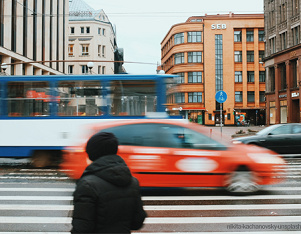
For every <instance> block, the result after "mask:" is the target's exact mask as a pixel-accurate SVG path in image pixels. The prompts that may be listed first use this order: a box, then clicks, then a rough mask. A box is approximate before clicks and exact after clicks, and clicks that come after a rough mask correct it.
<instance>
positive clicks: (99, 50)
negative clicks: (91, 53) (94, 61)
mask: <svg viewBox="0 0 301 234" xmlns="http://www.w3.org/2000/svg"><path fill="white" fill-rule="evenodd" d="M97 54H98V56H99V57H101V45H98V53H97Z"/></svg>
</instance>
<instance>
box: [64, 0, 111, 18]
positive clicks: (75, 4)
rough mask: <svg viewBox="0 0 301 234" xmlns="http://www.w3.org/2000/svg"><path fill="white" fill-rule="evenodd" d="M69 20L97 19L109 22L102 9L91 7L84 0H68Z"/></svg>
mask: <svg viewBox="0 0 301 234" xmlns="http://www.w3.org/2000/svg"><path fill="white" fill-rule="evenodd" d="M69 20H70V21H85V20H86V21H90V20H98V21H103V22H109V19H108V17H107V16H106V14H105V13H104V11H103V10H95V9H93V8H92V7H91V6H89V5H88V4H87V3H86V2H85V1H84V0H69Z"/></svg>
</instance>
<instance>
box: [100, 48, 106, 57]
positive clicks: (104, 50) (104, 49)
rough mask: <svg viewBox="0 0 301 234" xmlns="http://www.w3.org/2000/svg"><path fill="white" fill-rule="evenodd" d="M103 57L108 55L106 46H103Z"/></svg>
mask: <svg viewBox="0 0 301 234" xmlns="http://www.w3.org/2000/svg"><path fill="white" fill-rule="evenodd" d="M101 52H102V57H104V58H105V57H106V46H102V51H101Z"/></svg>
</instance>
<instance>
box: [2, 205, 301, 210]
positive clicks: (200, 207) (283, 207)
mask: <svg viewBox="0 0 301 234" xmlns="http://www.w3.org/2000/svg"><path fill="white" fill-rule="evenodd" d="M300 208H301V204H260V205H176V206H174V205H170V206H164V205H163V206H161V205H158V206H144V209H145V210H164V211H167V210H185V211H188V210H265V209H271V210H286V209H290V210H292V209H300ZM0 209H1V206H0Z"/></svg>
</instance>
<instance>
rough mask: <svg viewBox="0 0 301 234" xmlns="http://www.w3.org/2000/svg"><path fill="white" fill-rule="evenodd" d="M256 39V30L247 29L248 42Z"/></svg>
mask: <svg viewBox="0 0 301 234" xmlns="http://www.w3.org/2000/svg"><path fill="white" fill-rule="evenodd" d="M253 41H254V31H253V30H248V31H247V42H253Z"/></svg>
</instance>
